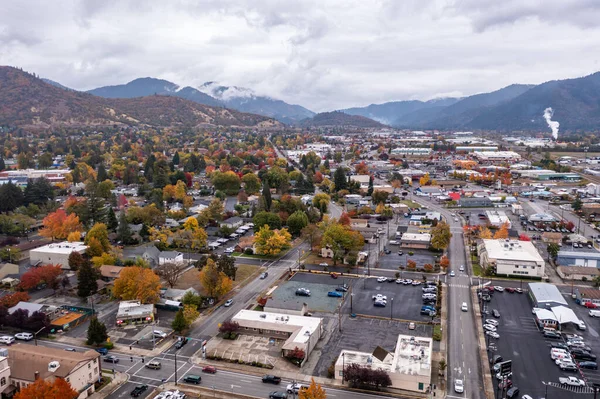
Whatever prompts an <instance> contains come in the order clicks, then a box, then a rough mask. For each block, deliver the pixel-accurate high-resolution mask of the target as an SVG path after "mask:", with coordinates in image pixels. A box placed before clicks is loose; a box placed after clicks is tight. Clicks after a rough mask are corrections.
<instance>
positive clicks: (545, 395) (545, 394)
mask: <svg viewBox="0 0 600 399" xmlns="http://www.w3.org/2000/svg"><path fill="white" fill-rule="evenodd" d="M542 384H544V387H545V389H544V399H548V383H547V382H544V381H542Z"/></svg>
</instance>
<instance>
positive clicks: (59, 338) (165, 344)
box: [40, 335, 175, 357]
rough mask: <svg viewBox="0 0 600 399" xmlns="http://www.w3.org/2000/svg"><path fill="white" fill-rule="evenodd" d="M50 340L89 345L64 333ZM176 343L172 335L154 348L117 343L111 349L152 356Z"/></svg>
mask: <svg viewBox="0 0 600 399" xmlns="http://www.w3.org/2000/svg"><path fill="white" fill-rule="evenodd" d="M40 340H45V339H40ZM45 341H48V342H60V343H63V344H69V345H73V346H80V347H88V346H87V345H86V344H85V340H84V339H78V338H73V337H67V336H64V335H60V336H59V335H57V336H56V339H53V340H50V339H48V340H45ZM174 343H175V341H174V340H173V339H171V338H170V337H167V338H166V339H164V340H163V341H162V342H161V343H160V344H159V345H156V348H154V349H153V350H148V349H143V348H139V347H136V346H135V345H132V346H131V349H129V348H130V347H129V346H128V345H119V344H115V346H114V348H113V349H111V351H114V352H117V353H121V354H124V355H129V356H144V357H151V356H158V355H160V354H161V353H162V352H164V351H165V350H166V349H168V348H169V347H170V346H171V345H173V344H174ZM88 348H89V349H90V350H94V348H91V347H88Z"/></svg>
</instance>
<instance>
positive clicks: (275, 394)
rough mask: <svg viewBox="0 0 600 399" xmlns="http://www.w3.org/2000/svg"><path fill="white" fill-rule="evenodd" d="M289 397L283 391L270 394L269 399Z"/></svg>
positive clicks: (285, 398)
mask: <svg viewBox="0 0 600 399" xmlns="http://www.w3.org/2000/svg"><path fill="white" fill-rule="evenodd" d="M287 397H288V395H287V393H285V392H281V391H274V392H271V393H270V394H269V399H287Z"/></svg>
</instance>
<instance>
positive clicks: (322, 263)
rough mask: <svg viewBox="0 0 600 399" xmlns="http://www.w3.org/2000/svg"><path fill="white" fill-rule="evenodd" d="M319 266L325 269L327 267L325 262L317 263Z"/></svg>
mask: <svg viewBox="0 0 600 399" xmlns="http://www.w3.org/2000/svg"><path fill="white" fill-rule="evenodd" d="M319 266H323V267H327V266H329V265H328V264H327V263H326V262H321V263H319Z"/></svg>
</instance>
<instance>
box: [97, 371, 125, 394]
mask: <svg viewBox="0 0 600 399" xmlns="http://www.w3.org/2000/svg"><path fill="white" fill-rule="evenodd" d="M102 376H103V377H109V378H111V379H112V380H111V381H110V383H109V384H108V385H106V386H105V387H103V388H102V389H101V390H100V391H98V392H94V393H93V394H92V395H91V396H88V397H89V398H91V399H100V398H106V397H107V396H108V395H110V394H111V393H113V392H114V391H115V390H116V389H118V388H119V387H120V386H121V384H123V383H124V382H126V381H128V380H129V375H127V374H126V373H121V372H117V373H116V374H115V375H113V374H112V373H102Z"/></svg>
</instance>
